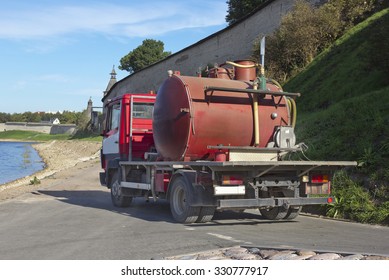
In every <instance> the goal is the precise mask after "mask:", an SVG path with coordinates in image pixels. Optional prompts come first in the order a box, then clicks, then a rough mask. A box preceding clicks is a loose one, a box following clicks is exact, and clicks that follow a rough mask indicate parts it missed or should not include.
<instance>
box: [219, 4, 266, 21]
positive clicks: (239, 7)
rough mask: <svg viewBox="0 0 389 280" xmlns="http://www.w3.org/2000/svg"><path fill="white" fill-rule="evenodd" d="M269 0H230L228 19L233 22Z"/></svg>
mask: <svg viewBox="0 0 389 280" xmlns="http://www.w3.org/2000/svg"><path fill="white" fill-rule="evenodd" d="M266 1H268V0H228V1H227V4H228V10H227V16H226V21H227V22H228V24H233V23H235V22H236V21H238V20H240V19H241V18H242V17H244V16H246V15H248V14H249V13H250V12H251V11H253V10H255V9H256V8H258V7H259V6H260V5H261V4H262V3H265V2H266Z"/></svg>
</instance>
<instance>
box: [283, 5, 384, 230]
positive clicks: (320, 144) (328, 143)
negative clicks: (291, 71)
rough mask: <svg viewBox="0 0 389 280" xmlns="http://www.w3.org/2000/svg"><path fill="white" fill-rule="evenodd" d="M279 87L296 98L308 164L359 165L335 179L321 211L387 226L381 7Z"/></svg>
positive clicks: (300, 140) (300, 138)
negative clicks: (328, 204) (330, 201)
mask: <svg viewBox="0 0 389 280" xmlns="http://www.w3.org/2000/svg"><path fill="white" fill-rule="evenodd" d="M284 89H285V91H290V92H300V93H301V94H302V96H301V97H300V98H299V99H298V100H297V109H298V117H297V120H298V121H297V125H296V134H297V138H298V142H304V143H306V144H307V145H308V147H309V149H308V151H307V156H308V157H309V158H310V159H315V160H356V161H358V162H359V163H360V164H362V167H359V168H358V169H357V170H355V171H354V174H353V178H354V180H351V179H350V178H349V177H348V176H344V174H342V175H341V176H340V177H339V178H338V179H337V180H335V183H334V186H335V188H333V189H334V193H335V197H336V199H337V200H336V203H335V204H333V205H332V206H331V208H330V209H327V211H328V210H329V211H330V212H331V211H332V214H333V215H334V213H340V212H342V215H340V216H342V217H345V218H351V219H354V220H357V221H361V222H373V223H375V222H378V223H384V224H389V9H385V10H383V11H380V12H379V13H376V14H375V15H373V16H372V17H370V18H369V19H367V20H366V21H364V22H362V23H360V24H359V25H357V26H355V27H354V28H352V29H351V30H349V31H348V32H347V33H346V34H345V35H344V36H343V37H341V38H340V39H339V40H337V41H336V42H335V44H334V45H333V46H331V47H330V48H329V49H327V50H325V51H324V52H323V53H321V54H320V55H319V56H318V57H316V58H315V60H314V61H313V62H312V63H311V64H310V65H309V66H308V67H307V68H306V69H305V70H304V71H303V72H302V73H300V74H298V75H297V76H295V77H294V78H293V79H291V80H290V81H289V82H288V83H287V84H285V85H284ZM355 178H360V179H359V180H357V181H355V180H356V179H355ZM337 182H338V183H339V184H338V186H340V187H338V188H336V187H337V185H336V184H337ZM362 185H364V186H365V187H367V189H366V188H362V187H359V186H362ZM367 190H368V191H367ZM341 197H342V198H341ZM339 211H340V212H339ZM335 215H336V214H335Z"/></svg>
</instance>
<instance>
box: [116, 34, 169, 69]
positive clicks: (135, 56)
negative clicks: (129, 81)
mask: <svg viewBox="0 0 389 280" xmlns="http://www.w3.org/2000/svg"><path fill="white" fill-rule="evenodd" d="M170 54H171V52H166V51H164V43H163V42H162V41H159V40H158V41H156V40H153V39H146V40H144V41H143V43H142V45H140V46H138V47H137V48H135V49H134V50H133V51H131V52H129V53H128V54H127V55H126V56H124V57H122V58H121V59H120V66H119V69H120V70H126V71H128V72H130V73H133V72H137V71H139V70H141V69H143V68H145V67H147V66H149V65H151V64H153V63H155V62H158V61H160V60H162V59H164V58H165V57H167V56H169V55H170Z"/></svg>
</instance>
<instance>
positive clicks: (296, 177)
mask: <svg viewBox="0 0 389 280" xmlns="http://www.w3.org/2000/svg"><path fill="white" fill-rule="evenodd" d="M257 73H259V74H257ZM299 95H300V94H299V93H290V92H284V91H283V90H282V88H281V86H280V85H279V84H278V83H277V82H276V81H273V80H271V79H267V78H265V76H264V71H263V67H261V66H259V65H257V64H256V63H254V62H252V61H249V60H243V61H234V62H226V63H225V64H223V65H220V66H217V67H215V68H212V69H210V70H209V71H208V75H207V77H201V76H184V75H180V73H179V72H173V71H168V77H167V79H166V80H165V81H164V82H163V83H162V85H161V86H160V88H159V90H158V92H157V94H154V93H152V92H151V93H127V94H124V95H122V96H119V97H116V98H114V99H112V100H108V102H106V105H105V112H106V113H105V127H104V130H103V133H102V135H103V143H102V149H101V164H102V169H103V172H101V173H100V182H101V184H102V185H103V186H107V187H108V188H109V189H110V192H111V199H112V203H113V204H114V205H115V206H116V207H129V206H130V205H131V203H132V201H133V199H134V198H135V197H143V198H145V199H146V200H154V201H156V200H159V199H167V200H168V201H169V204H170V209H171V213H172V216H173V218H174V220H176V221H177V222H179V223H204V222H209V221H211V220H212V218H213V215H214V213H215V211H223V210H239V211H241V210H245V209H258V211H259V212H258V214H259V213H260V214H261V215H262V216H263V217H264V218H266V219H269V220H280V219H285V220H291V219H295V218H296V217H297V216H298V215H299V213H300V211H301V209H302V206H304V205H315V204H327V203H331V202H332V200H333V198H332V197H331V195H330V191H331V179H332V175H333V172H334V171H336V170H338V169H340V168H344V167H348V166H355V165H356V163H355V162H347V161H311V160H308V159H304V160H302V159H299V157H298V156H299V155H300V156H301V157H300V158H304V157H303V156H304V149H305V145H304V144H303V143H296V136H295V132H294V131H295V130H294V128H295V125H296V111H297V109H296V102H295V100H296V99H297V97H298V96H299ZM296 159H298V160H296Z"/></svg>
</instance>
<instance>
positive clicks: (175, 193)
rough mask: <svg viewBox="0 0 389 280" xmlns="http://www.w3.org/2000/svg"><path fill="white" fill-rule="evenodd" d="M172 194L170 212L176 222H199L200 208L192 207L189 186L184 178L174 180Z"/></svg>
mask: <svg viewBox="0 0 389 280" xmlns="http://www.w3.org/2000/svg"><path fill="white" fill-rule="evenodd" d="M171 188H172V189H171V193H170V211H171V212H172V215H173V218H174V220H176V221H177V222H179V223H183V224H190V223H194V222H196V221H197V219H198V218H199V214H200V207H193V206H190V205H189V203H188V201H189V195H190V191H189V186H188V185H187V183H186V181H185V180H184V178H182V177H177V178H175V179H174V181H173V184H172V186H171Z"/></svg>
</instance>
